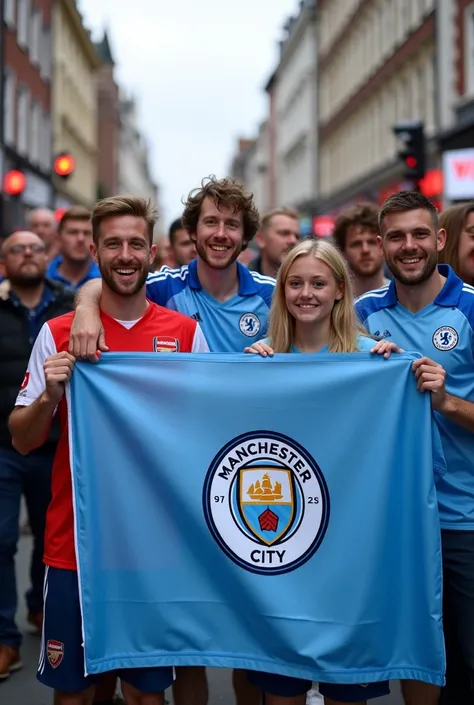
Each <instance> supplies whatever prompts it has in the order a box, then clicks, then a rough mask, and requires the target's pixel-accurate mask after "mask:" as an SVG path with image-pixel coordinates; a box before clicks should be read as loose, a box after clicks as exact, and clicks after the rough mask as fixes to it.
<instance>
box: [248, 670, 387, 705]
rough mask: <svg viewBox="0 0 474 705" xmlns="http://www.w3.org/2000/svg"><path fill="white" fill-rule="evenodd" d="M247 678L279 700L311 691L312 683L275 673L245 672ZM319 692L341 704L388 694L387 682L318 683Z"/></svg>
mask: <svg viewBox="0 0 474 705" xmlns="http://www.w3.org/2000/svg"><path fill="white" fill-rule="evenodd" d="M247 678H248V680H249V681H250V683H252V684H253V685H255V686H256V687H257V688H260V689H261V690H263V691H265V693H269V694H270V695H278V696H280V697H281V698H294V697H296V696H297V695H303V694H304V693H307V692H308V690H310V689H311V686H312V682H311V681H305V680H302V679H301V678H290V676H279V675H276V674H275V673H263V672H261V671H247ZM319 692H320V693H321V695H325V696H326V697H327V698H331V700H338V701H339V702H341V703H358V702H360V701H361V700H371V699H372V698H381V697H382V696H383V695H388V693H390V687H389V682H388V681H381V682H380V683H367V684H363V685H362V684H361V685H336V684H334V683H319Z"/></svg>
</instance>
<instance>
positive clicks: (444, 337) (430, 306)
mask: <svg viewBox="0 0 474 705" xmlns="http://www.w3.org/2000/svg"><path fill="white" fill-rule="evenodd" d="M379 221H380V232H381V244H382V246H383V250H384V253H385V259H386V262H387V265H388V267H389V269H390V271H391V272H392V274H393V277H394V279H393V281H392V282H391V283H390V285H389V286H386V287H382V288H381V289H378V290H377V291H372V292H369V293H368V294H365V295H364V296H361V297H360V298H359V299H358V301H357V302H356V310H357V313H358V315H359V318H360V320H361V321H362V323H363V324H364V325H365V326H366V328H367V329H368V330H369V332H370V333H372V334H373V335H383V337H384V338H391V339H392V340H394V341H395V342H396V343H397V344H398V345H400V346H401V347H402V348H404V349H405V350H413V351H417V352H420V353H422V354H423V355H426V357H423V358H420V359H419V360H416V361H415V362H414V363H413V369H414V371H415V373H416V376H417V380H418V388H419V389H420V390H422V391H428V392H430V393H431V405H432V408H433V409H434V411H435V416H436V421H437V423H438V426H439V430H440V434H441V440H442V443H443V451H444V455H445V457H446V463H447V470H448V471H447V473H446V475H445V477H443V478H442V480H441V481H440V482H439V483H438V487H437V489H438V505H439V512H440V519H441V539H442V550H443V622H444V632H445V639H446V656H447V671H446V686H447V687H446V691H445V692H444V693H443V695H442V700H441V702H442V703H445V702H446V703H455V702H456V703H468V702H473V691H472V683H474V353H473V351H474V287H472V286H469V285H468V284H464V283H463V281H462V280H461V279H460V278H459V277H458V276H456V274H455V273H454V271H453V270H452V269H451V267H449V266H448V265H438V254H439V252H441V250H442V249H443V247H444V244H445V241H446V231H445V230H443V228H440V227H439V222H438V213H437V211H436V208H435V207H434V205H433V204H432V203H431V201H429V200H428V199H427V198H426V197H425V196H422V195H421V194H419V193H415V192H411V191H405V192H401V193H397V194H394V195H393V196H391V197H390V198H389V199H387V201H386V202H385V203H384V205H383V206H382V208H381V210H380V215H379ZM403 691H404V696H405V702H406V704H407V705H419V703H423V704H424V705H436V704H437V703H438V692H437V691H438V689H437V688H436V687H435V686H432V685H429V684H427V683H417V682H414V681H406V682H405V683H404V684H403Z"/></svg>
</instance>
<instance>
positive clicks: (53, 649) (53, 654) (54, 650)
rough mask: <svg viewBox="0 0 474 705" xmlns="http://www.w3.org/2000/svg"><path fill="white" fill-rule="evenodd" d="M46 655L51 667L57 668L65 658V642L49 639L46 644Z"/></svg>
mask: <svg viewBox="0 0 474 705" xmlns="http://www.w3.org/2000/svg"><path fill="white" fill-rule="evenodd" d="M46 655H47V657H48V661H49V665H50V666H51V668H57V667H58V666H59V665H60V663H61V661H62V660H63V658H64V644H63V643H62V641H54V639H49V640H48V642H47V644H46Z"/></svg>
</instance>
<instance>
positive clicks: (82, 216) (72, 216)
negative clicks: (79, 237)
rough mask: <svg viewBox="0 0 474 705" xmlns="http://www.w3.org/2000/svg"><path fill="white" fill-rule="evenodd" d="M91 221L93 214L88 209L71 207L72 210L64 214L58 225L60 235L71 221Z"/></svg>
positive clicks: (69, 209)
mask: <svg viewBox="0 0 474 705" xmlns="http://www.w3.org/2000/svg"><path fill="white" fill-rule="evenodd" d="M90 219H91V212H90V210H89V209H88V208H86V207H85V206H71V208H68V209H67V211H66V212H65V213H64V214H63V216H62V218H61V220H60V221H59V224H58V232H59V233H60V232H61V231H62V229H63V228H64V226H65V225H66V223H68V222H69V221H70V220H87V221H88V222H89V221H90Z"/></svg>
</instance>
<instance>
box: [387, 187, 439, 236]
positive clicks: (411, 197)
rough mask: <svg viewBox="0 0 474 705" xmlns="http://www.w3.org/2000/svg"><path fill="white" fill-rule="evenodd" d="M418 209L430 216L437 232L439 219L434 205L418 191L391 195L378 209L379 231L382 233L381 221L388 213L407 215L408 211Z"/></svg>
mask: <svg viewBox="0 0 474 705" xmlns="http://www.w3.org/2000/svg"><path fill="white" fill-rule="evenodd" d="M420 208H421V209H423V210H425V211H428V212H429V213H430V214H431V217H432V219H433V225H434V227H435V230H438V229H439V217H438V211H437V210H436V206H435V205H434V203H432V201H430V199H429V198H427V197H426V196H423V194H422V193H418V191H399V192H398V193H392V195H391V196H389V197H388V198H387V200H386V201H385V202H384V203H383V205H382V207H381V209H380V212H379V226H380V231H382V223H383V219H384V218H385V216H386V215H388V214H389V213H407V212H408V211H415V210H419V209H420Z"/></svg>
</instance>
